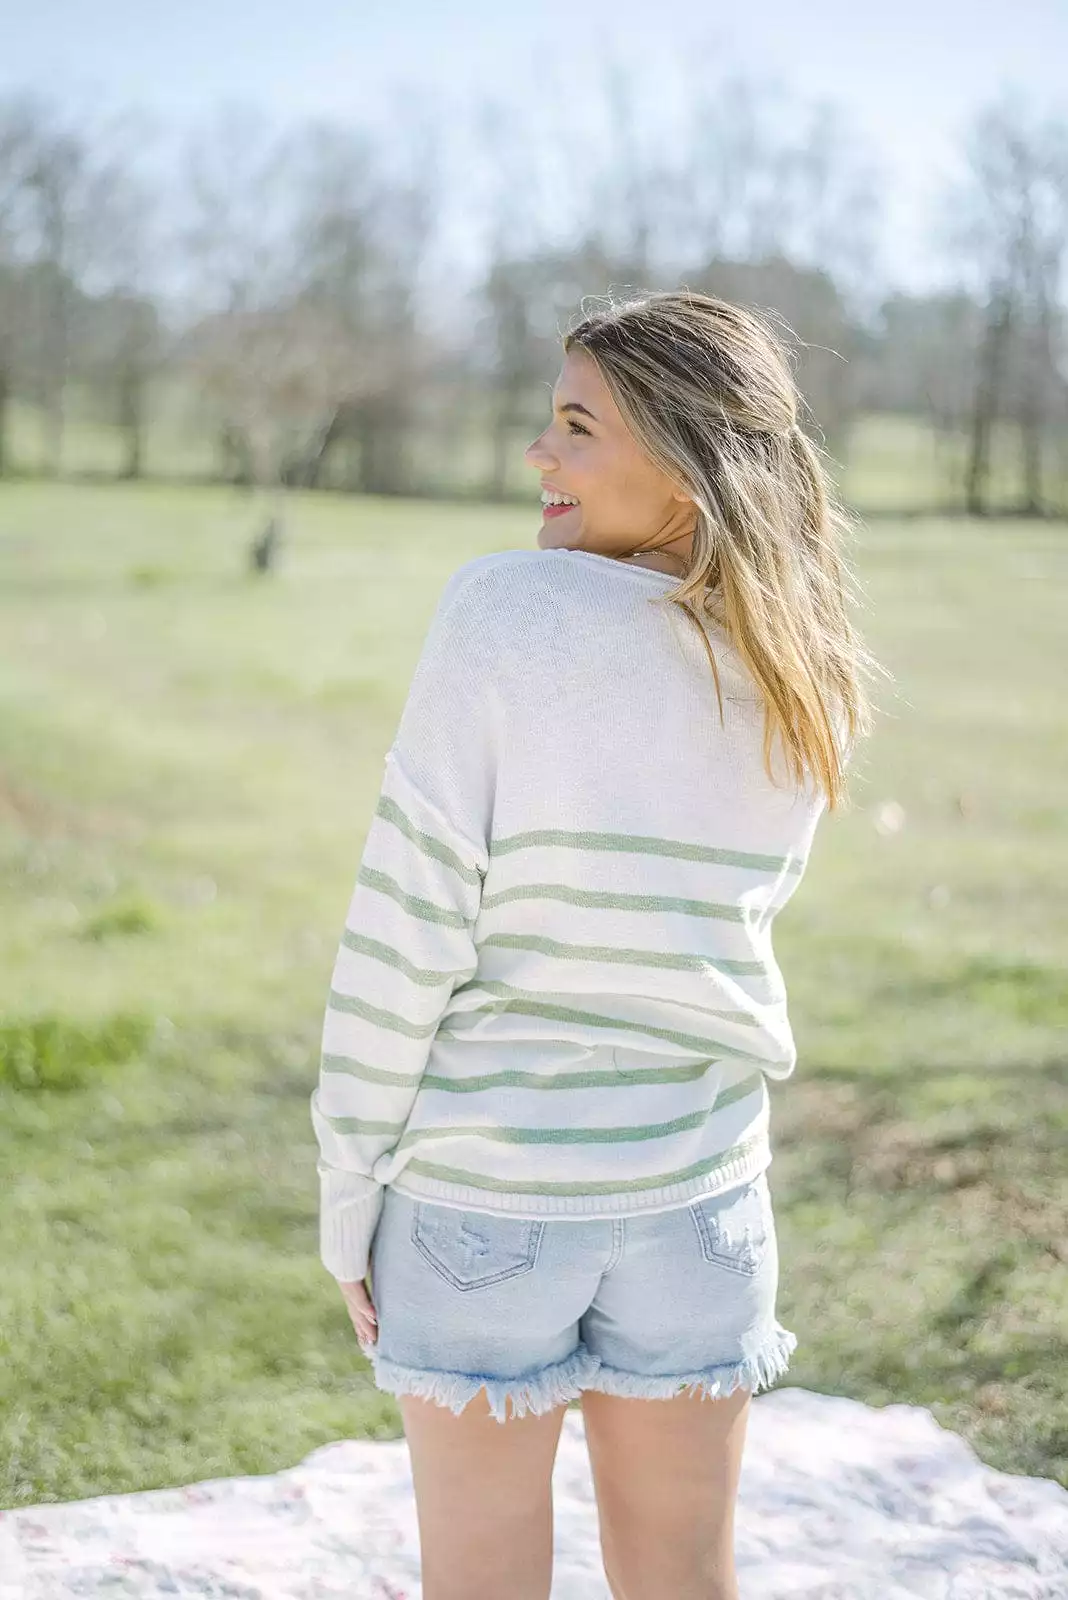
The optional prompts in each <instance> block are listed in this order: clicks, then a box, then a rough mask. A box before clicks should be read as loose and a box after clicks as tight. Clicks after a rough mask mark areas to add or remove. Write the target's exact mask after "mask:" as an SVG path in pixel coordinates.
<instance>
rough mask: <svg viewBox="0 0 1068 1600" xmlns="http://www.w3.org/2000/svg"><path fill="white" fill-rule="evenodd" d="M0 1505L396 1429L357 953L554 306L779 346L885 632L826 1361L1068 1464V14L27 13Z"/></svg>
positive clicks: (45, 1)
mask: <svg viewBox="0 0 1068 1600" xmlns="http://www.w3.org/2000/svg"><path fill="white" fill-rule="evenodd" d="M0 37H2V38H3V49H2V53H0V697H2V699H0V1170H2V1171H3V1172H4V1173H5V1174H6V1177H5V1187H4V1243H5V1247H6V1248H5V1262H4V1271H3V1273H2V1274H0V1350H2V1353H3V1361H2V1363H0V1506H4V1507H11V1506H21V1505H29V1504H33V1503H36V1502H40V1501H49V1500H68V1499H75V1498H81V1497H85V1496H89V1495H96V1494H103V1493H110V1492H125V1491H130V1490H135V1489H142V1488H151V1487H156V1486H160V1485H165V1484H172V1483H183V1482H189V1481H192V1480H196V1479H201V1478H205V1477H209V1476H222V1475H226V1474H235V1473H244V1472H253V1473H265V1472H270V1471H274V1470H276V1469H277V1468H279V1467H281V1466H283V1465H289V1464H291V1463H294V1462H296V1461H299V1460H300V1459H301V1457H302V1456H303V1455H305V1454H306V1453H307V1452H308V1451H310V1450H311V1449H313V1448H315V1446H316V1445H318V1444H321V1443H323V1442H325V1441H327V1440H330V1439H335V1438H340V1437H368V1436H370V1437H395V1436H397V1435H398V1434H399V1433H400V1422H399V1414H398V1412H397V1411H396V1408H395V1405H394V1402H393V1400H392V1399H391V1397H389V1396H388V1395H384V1394H380V1393H379V1392H378V1391H377V1390H376V1389H375V1388H374V1386H373V1382H372V1379H371V1374H370V1372H369V1370H368V1368H367V1365H366V1363H365V1362H364V1360H363V1358H362V1356H361V1355H360V1353H359V1350H358V1347H357V1346H356V1344H355V1341H354V1338H353V1335H352V1330H351V1325H350V1324H349V1322H348V1318H347V1314H346V1313H345V1310H344V1307H343V1304H342V1302H341V1300H340V1297H339V1296H338V1294H337V1292H336V1288H335V1286H334V1285H333V1283H332V1281H331V1280H329V1279H328V1277H327V1276H326V1274H325V1273H324V1272H323V1269H322V1268H321V1266H320V1264H319V1261H318V1239H317V1209H316V1208H317V1199H318V1195H317V1181H318V1180H317V1177H316V1173H315V1154H316V1151H315V1145H314V1138H313V1135H312V1132H311V1126H310V1120H309V1111H308V1097H309V1095H310V1093H311V1090H312V1088H313V1087H314V1083H315V1078H316V1073H317V1067H318V1060H317V1049H318V1033H319V1028H320V1025H321V1017H322V1009H323V1006H324V1004H325V998H326V990H327V986H328V983H329V975H330V969H331V966H332V962H333V956H334V950H335V947H336V942H337V938H338V935H339V933H340V930H341V926H342V923H343V919H344V914H345V909H346V907H347V903H348V899H349V895H350V893H351V889H352V885H353V882H354V879H355V873H356V869H357V865H358V861H359V855H360V851H361V849H362V845H363V839H364V836H365V833H366V830H367V826H368V824H369V821H370V817H371V814H372V811H373V807H374V803H375V799H376V796H377V792H378V786H379V783H380V780H381V772H382V758H383V756H384V754H385V751H386V749H387V747H388V745H389V743H390V741H391V739H392V736H393V732H394V729H395V726H396V721H397V717H398V716H399V713H400V709H401V706H402V704H403V700H404V696H405V694H406V691H407V686H408V681H409V678H410V674H411V671H412V668H413V667H414V664H415V661H416V658H417V656H418V652H419V649H420V646H421V643H422V639H423V635H424V632H425V629H426V626H427V623H428V621H429V618H430V615H431V613H432V611H433V608H434V606H435V604H436V602H437V598H438V595H439V593H440V590H441V586H442V584H443V583H444V581H445V579H446V577H447V576H448V574H449V573H450V572H452V571H453V570H455V568H456V567H458V566H459V565H461V564H462V563H463V562H464V561H466V560H469V559H470V558H471V557H473V556H475V555H478V554H480V553H482V552H485V551H489V550H497V549H505V548H515V547H530V548H533V547H534V546H535V544H536V536H537V530H538V527H539V525H540V520H541V519H540V512H539V509H538V478H537V474H536V473H534V472H533V471H532V470H531V469H530V468H528V467H526V466H525V464H524V462H523V459H522V457H523V448H524V446H525V444H526V443H527V442H528V441H529V440H530V439H532V438H533V437H534V436H535V435H536V434H537V433H539V432H540V431H541V429H542V428H543V427H544V426H545V425H546V423H547V421H548V420H549V413H550V390H551V388H552V385H553V382H554V380H555V377H556V375H557V372H558V370H559V365H560V359H561V356H560V337H561V334H562V332H563V331H564V330H565V329H566V327H567V326H568V324H569V322H570V321H572V320H573V319H574V318H575V317H576V316H577V314H578V313H579V312H580V310H581V308H582V305H583V304H584V303H586V302H588V301H589V300H590V299H591V298H592V299H596V297H599V296H603V295H605V294H609V293H612V294H617V295H618V294H621V293H626V292H628V291H630V290H641V289H649V288H670V287H677V286H679V285H686V286H688V287H690V288H693V289H698V290H703V291H706V292H710V293H713V294H718V295H722V296H725V297H727V298H729V299H736V300H740V301H744V302H746V303H749V304H754V305H757V306H760V307H762V308H764V309H765V310H767V311H769V312H771V313H773V314H774V315H775V316H777V317H778V318H781V319H782V321H783V325H784V327H785V328H786V329H787V330H789V336H790V338H791V341H792V348H793V350H794V352H795V356H796V360H797V367H798V376H799V380H800V383H801V385H802V388H803V390H804V392H805V395H806V397H807V400H808V402H809V405H810V406H811V409H812V421H811V424H810V426H811V428H812V431H813V432H814V434H815V436H816V437H817V438H818V439H819V440H821V442H822V443H823V444H824V445H825V447H826V449H827V450H828V451H829V452H830V455H831V457H832V460H833V463H834V466H835V471H836V474H837V477H838V481H839V484H840V486H841V490H842V493H843V494H844V496H845V498H846V499H847V501H848V502H849V504H850V506H851V508H852V509H853V511H854V512H855V514H856V518H857V526H856V539H855V545H854V547H853V549H852V551H851V552H850V559H851V561H852V562H853V564H854V566H855V570H856V572H857V576H858V579H859V585H860V599H859V601H858V604H859V614H858V616H857V618H856V620H857V623H858V626H859V627H860V628H861V630H862V631H863V633H864V634H865V637H866V639H867V640H868V642H869V644H870V645H871V647H872V648H873V649H874V650H875V652H876V654H877V655H878V656H879V657H880V658H881V659H882V661H883V662H884V663H885V664H886V665H887V666H888V667H889V669H890V671H891V673H892V675H893V677H892V681H890V682H889V683H888V684H887V685H885V686H883V687H882V688H881V689H880V690H879V694H880V697H881V699H880V706H879V712H878V716H877V724H876V732H875V735H874V737H873V738H872V740H871V741H870V743H869V744H868V745H867V746H866V747H865V748H864V749H863V750H862V752H861V755H860V756H859V757H858V760H857V763H856V765H855V775H854V779H853V797H852V803H851V805H850V806H849V807H848V808H847V809H846V810H844V811H842V812H840V813H837V814H835V815H832V816H831V817H829V818H827V819H826V820H825V822H824V824H823V825H822V828H821V832H820V834H819V835H818V837H817V841H816V846H815V849H814V852H813V856H812V860H811V864H810V867H809V872H808V875H807V877H806V882H805V884H804V886H803V888H802V889H801V891H800V892H799V893H798V895H797V896H796V897H795V899H794V900H793V901H792V902H791V904H790V906H789V907H788V908H787V909H786V911H785V912H784V913H783V914H782V916H781V918H780V919H779V922H778V923H777V924H776V927H777V938H776V950H777V954H778V957H779V961H780V964H781V965H782V968H783V971H784V973H785V976H786V980H787V984H788V986H789V988H790V990H791V994H792V997H793V998H792V1016H793V1021H794V1029H795V1034H796V1036H797V1042H798V1049H799V1063H798V1068H797V1071H796V1073H795V1075H794V1077H793V1078H792V1079H791V1080H790V1081H789V1082H787V1083H785V1084H783V1085H780V1086H778V1089H777V1091H776V1093H775V1094H774V1095H773V1097H772V1138H773V1147H774V1149H775V1151H776V1155H775V1161H774V1164H773V1168H772V1171H771V1175H770V1176H771V1179H772V1183H773V1190H774V1193H775V1196H776V1204H777V1214H778V1216H779V1218H780V1223H779V1226H780V1243H781V1251H782V1287H781V1307H780V1315H781V1318H782V1320H783V1321H784V1322H785V1323H786V1325H787V1326H789V1327H791V1328H793V1329H794V1330H795V1331H796V1332H797V1334H798V1337H799V1340H800V1345H799V1350H798V1352H797V1355H796V1357H795V1359H794V1364H793V1365H792V1367H791V1371H790V1374H789V1376H788V1378H787V1380H786V1381H787V1382H789V1383H797V1384H801V1385H803V1386H805V1387H808V1388H811V1389H816V1390H820V1391H823V1392H826V1393H833V1394H846V1395H850V1396H854V1397H856V1398H858V1399H861V1400H864V1401H867V1402H868V1403H870V1404H873V1405H885V1404H887V1403H892V1402H895V1401H908V1402H911V1403H915V1404H920V1405H924V1406H929V1407H930V1408H931V1409H932V1411H933V1412H934V1414H935V1415H936V1417H938V1419H939V1420H940V1421H941V1422H943V1423H944V1424H945V1425H946V1426H948V1427H951V1428H953V1429H955V1430H957V1431H959V1432H961V1433H962V1434H964V1435H965V1436H966V1437H967V1438H968V1439H969V1440H970V1441H971V1442H972V1443H973V1444H974V1445H975V1447H976V1449H977V1450H979V1452H980V1454H981V1455H982V1456H983V1458H984V1459H985V1460H986V1461H988V1462H990V1463H991V1464H993V1465H996V1466H999V1467H1003V1468H1005V1469H1007V1470H1010V1471H1015V1472H1027V1473H1035V1474H1040V1475H1043V1476H1050V1477H1057V1478H1059V1479H1060V1481H1062V1482H1064V1483H1068V1341H1066V1328H1068V1321H1066V1312H1068V1287H1066V1284H1068V1274H1066V1273H1065V1271H1064V1268H1065V1265H1066V1263H1068V1243H1066V1239H1068V1230H1066V1227H1065V1221H1066V1215H1068V1205H1066V1200H1068V1195H1066V1183H1065V1162H1064V1150H1065V1138H1066V1133H1068V1104H1066V1098H1068V1097H1066V1093H1065V1060H1066V1053H1068V1052H1066V1037H1068V1036H1066V1031H1065V1030H1066V1023H1068V986H1066V983H1065V976H1064V975H1065V964H1066V957H1068V925H1066V921H1065V917H1064V909H1063V908H1064V882H1065V877H1064V874H1065V868H1066V866H1068V820H1066V814H1065V805H1064V796H1065V793H1066V789H1068V712H1066V710H1065V701H1064V684H1065V668H1066V666H1068V643H1066V641H1068V628H1066V626H1065V622H1066V615H1068V613H1066V606H1065V600H1066V589H1068V586H1066V581H1065V580H1066V576H1068V324H1066V273H1065V265H1066V255H1068V93H1066V90H1065V80H1064V72H1063V64H1064V62H1065V60H1068V12H1065V10H1064V8H1063V7H1062V6H1060V5H1059V4H1057V3H1055V0H1018V3H1017V4H1016V5H1014V6H1013V7H1012V8H1011V12H1006V13H1004V14H999V15H997V16H988V17H987V18H986V19H985V20H984V21H983V23H982V26H979V25H978V24H977V22H976V16H975V11H974V7H973V6H965V5H964V4H963V3H962V0H948V3H946V4H943V5H941V6H939V7H932V6H929V5H928V6H921V4H920V3H919V0H901V3H900V4H899V5H898V6H896V7H894V8H892V9H891V10H886V11H883V12H881V13H878V14H872V15H870V16H869V15H865V14H864V13H863V12H858V10H857V8H856V7H855V6H853V5H849V6H847V5H846V4H844V3H840V0H815V3H813V4H812V5H809V6H807V7H804V8H798V7H791V6H787V5H786V4H785V3H784V0H768V3H767V4H766V5H764V6H763V7H761V8H759V9H758V10H757V9H752V8H751V10H750V12H749V13H746V14H737V13H734V12H731V13H729V14H728V12H727V11H726V8H724V10H723V12H722V14H721V12H720V10H719V8H713V7H708V6H704V5H701V4H699V3H698V0H689V3H686V0H682V3H680V4H678V5H676V6H675V7H673V8H672V9H671V12H670V14H667V13H664V14H655V13H654V14H651V13H650V12H649V9H648V7H644V6H638V5H637V4H633V3H630V0H614V3H613V4H611V5H609V4H605V3H602V0H589V3H587V4H585V5H584V6H582V7H580V8H576V7H574V6H564V5H561V4H559V3H558V0H543V3H542V4H541V5H539V6H538V7H537V8H536V10H535V11H534V12H532V13H530V14H527V12H526V11H524V10H522V9H519V8H514V9H513V8H510V7H507V6H500V5H498V6H490V5H486V4H483V3H481V0H462V3H458V4H456V5H454V6H451V7H432V6H430V5H429V4H425V3H416V0H412V3H408V4H403V3H398V4H392V5H389V6H385V5H377V4H376V5H371V4H361V5H355V6H353V5H342V4H341V3H340V0H306V3H305V4H304V5H303V6H302V7H301V8H299V9H298V10H296V11H294V10H293V9H292V8H291V7H288V6H285V7H283V6H282V5H281V4H279V3H277V0H259V3H254V0H244V3H239V4H235V5H232V6H230V7H226V8H219V7H217V6H210V7H209V6H208V5H207V4H205V3H204V0H189V3H187V4H185V5H183V6H182V7H180V8H164V10H163V11H162V12H160V13H159V14H157V15H154V16H152V17H151V19H146V14H145V11H144V8H143V6H138V7H135V6H134V5H133V4H132V3H130V0H99V3H98V4H96V5H95V6H93V7H91V8H86V7H82V6H77V5H74V4H73V3H58V0H42V3H39V4H38V5H37V6H36V7H34V8H33V9H32V11H27V10H25V8H18V10H17V11H16V8H15V6H14V5H13V4H12V3H11V0H0Z"/></svg>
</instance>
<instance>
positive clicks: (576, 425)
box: [567, 417, 590, 435]
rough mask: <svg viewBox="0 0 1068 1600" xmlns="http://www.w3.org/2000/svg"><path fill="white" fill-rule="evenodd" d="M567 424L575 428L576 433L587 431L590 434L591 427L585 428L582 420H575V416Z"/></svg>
mask: <svg viewBox="0 0 1068 1600" xmlns="http://www.w3.org/2000/svg"><path fill="white" fill-rule="evenodd" d="M567 425H568V427H569V428H571V429H573V430H574V432H575V433H585V434H587V435H589V432H590V430H589V428H584V427H583V426H582V423H581V422H576V421H575V419H574V417H572V418H571V419H570V420H569V422H568V424H567Z"/></svg>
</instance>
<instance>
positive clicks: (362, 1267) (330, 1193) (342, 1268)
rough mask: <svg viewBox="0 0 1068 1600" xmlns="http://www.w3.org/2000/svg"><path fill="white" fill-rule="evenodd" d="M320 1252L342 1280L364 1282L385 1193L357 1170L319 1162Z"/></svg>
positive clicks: (381, 1187)
mask: <svg viewBox="0 0 1068 1600" xmlns="http://www.w3.org/2000/svg"><path fill="white" fill-rule="evenodd" d="M318 1171H319V1195H320V1199H319V1255H320V1259H321V1260H322V1263H323V1266H324V1267H325V1268H326V1270H327V1272H329V1273H330V1274H331V1275H332V1276H333V1277H335V1278H336V1279H337V1280H338V1282H339V1283H362V1281H363V1279H364V1278H365V1277H366V1276H367V1268H368V1265H369V1257H370V1252H371V1240H372V1238H373V1237H374V1231H375V1228H376V1227H377V1225H378V1218H379V1214H380V1213H381V1210H382V1200H383V1197H384V1194H385V1191H384V1189H383V1186H382V1185H381V1184H380V1183H376V1182H375V1180H374V1179H373V1178H365V1177H364V1176H363V1175H362V1174H361V1173H358V1172H343V1171H339V1170H338V1169H337V1168H335V1167H327V1166H324V1165H323V1164H322V1162H320V1163H319V1166H318Z"/></svg>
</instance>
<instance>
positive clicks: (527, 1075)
mask: <svg viewBox="0 0 1068 1600" xmlns="http://www.w3.org/2000/svg"><path fill="white" fill-rule="evenodd" d="M718 1062H719V1057H718V1056H709V1058H708V1060H707V1061H693V1062H689V1061H688V1062H686V1064H685V1065H684V1066H681V1067H616V1068H615V1069H614V1070H609V1069H606V1070H605V1071H603V1072H554V1073H553V1074H552V1076H551V1077H545V1076H544V1075H543V1074H542V1073H539V1072H522V1071H520V1070H519V1069H518V1068H514V1069H510V1070H505V1071H503V1072H479V1073H475V1074H474V1075H473V1076H471V1077H467V1078H442V1077H439V1076H438V1074H437V1073H431V1072H428V1073H426V1074H425V1076H424V1078H423V1082H424V1083H425V1084H426V1085H427V1087H428V1088H431V1089H441V1090H442V1091H443V1092H445V1093H446V1094H476V1093H478V1092H479V1091H480V1090H482V1089H605V1088H607V1089H613V1088H618V1087H623V1086H625V1085H627V1084H628V1083H693V1082H694V1081H695V1080H696V1079H698V1078H703V1077H704V1075H705V1073H706V1072H707V1071H708V1069H709V1067H714V1066H716V1065H717V1064H718Z"/></svg>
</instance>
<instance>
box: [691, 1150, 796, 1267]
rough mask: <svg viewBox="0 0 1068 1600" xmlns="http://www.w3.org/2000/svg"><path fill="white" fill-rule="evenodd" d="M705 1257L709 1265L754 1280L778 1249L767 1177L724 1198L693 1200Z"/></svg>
mask: <svg viewBox="0 0 1068 1600" xmlns="http://www.w3.org/2000/svg"><path fill="white" fill-rule="evenodd" d="M689 1212H690V1216H691V1217H692V1218H693V1223H694V1227H695V1228H696V1229H697V1237H698V1239H699V1240H700V1244H701V1254H702V1255H703V1256H704V1258H705V1260H706V1261H714V1262H715V1263H716V1264H717V1265H718V1266H721V1267H727V1268H728V1269H729V1270H730V1271H731V1272H738V1273H741V1274H742V1276H743V1277H748V1278H752V1277H755V1276H756V1274H757V1273H758V1272H759V1271H760V1268H761V1267H762V1266H763V1264H764V1260H765V1258H766V1256H767V1255H768V1252H769V1251H770V1250H772V1249H773V1248H774V1246H775V1220H774V1217H773V1214H772V1205H771V1191H770V1189H769V1188H768V1180H767V1176H766V1174H765V1173H763V1172H761V1173H758V1174H757V1176H756V1177H755V1178H753V1179H752V1181H751V1182H749V1183H743V1184H740V1185H738V1186H737V1187H736V1188H733V1189H725V1190H724V1191H723V1193H722V1194H714V1195H708V1196H706V1197H705V1198H703V1199H699V1200H691V1201H690V1205H689Z"/></svg>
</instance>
